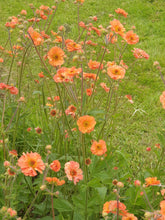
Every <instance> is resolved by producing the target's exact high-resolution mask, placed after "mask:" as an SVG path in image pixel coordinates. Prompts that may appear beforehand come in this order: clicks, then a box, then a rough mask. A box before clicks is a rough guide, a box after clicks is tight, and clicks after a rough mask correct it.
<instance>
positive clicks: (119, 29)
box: [110, 19, 125, 37]
mask: <svg viewBox="0 0 165 220" xmlns="http://www.w3.org/2000/svg"><path fill="white" fill-rule="evenodd" d="M110 24H111V31H114V32H115V33H116V34H119V35H120V36H121V37H124V32H125V28H124V26H123V25H122V24H121V23H120V21H119V20H117V19H114V20H113V21H111V22H110Z"/></svg>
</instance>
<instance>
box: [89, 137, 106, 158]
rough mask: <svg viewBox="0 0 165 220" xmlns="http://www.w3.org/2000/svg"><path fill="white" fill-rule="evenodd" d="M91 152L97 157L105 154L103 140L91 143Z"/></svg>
mask: <svg viewBox="0 0 165 220" xmlns="http://www.w3.org/2000/svg"><path fill="white" fill-rule="evenodd" d="M91 152H92V154H94V155H97V156H102V155H103V154H105V152H107V147H106V143H105V141H103V140H99V142H97V141H93V143H92V146H91Z"/></svg>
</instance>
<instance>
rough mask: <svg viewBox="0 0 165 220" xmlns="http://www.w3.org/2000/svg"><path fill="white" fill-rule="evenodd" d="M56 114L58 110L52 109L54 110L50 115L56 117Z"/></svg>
mask: <svg viewBox="0 0 165 220" xmlns="http://www.w3.org/2000/svg"><path fill="white" fill-rule="evenodd" d="M56 114H57V112H56V110H55V109H52V110H51V111H50V115H51V116H52V117H54V116H55V115H56Z"/></svg>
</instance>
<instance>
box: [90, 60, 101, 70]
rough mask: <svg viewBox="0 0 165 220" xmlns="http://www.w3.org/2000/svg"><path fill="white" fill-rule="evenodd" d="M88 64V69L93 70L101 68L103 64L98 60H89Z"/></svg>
mask: <svg viewBox="0 0 165 220" xmlns="http://www.w3.org/2000/svg"><path fill="white" fill-rule="evenodd" d="M88 66H89V68H90V69H92V70H95V69H99V67H100V69H103V64H101V65H100V62H97V61H93V60H89V63H88Z"/></svg>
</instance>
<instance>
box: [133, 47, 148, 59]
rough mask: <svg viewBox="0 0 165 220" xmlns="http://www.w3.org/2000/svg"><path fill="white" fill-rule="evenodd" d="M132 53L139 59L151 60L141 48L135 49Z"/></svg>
mask: <svg viewBox="0 0 165 220" xmlns="http://www.w3.org/2000/svg"><path fill="white" fill-rule="evenodd" d="M132 52H133V55H134V57H135V58H137V59H142V58H145V59H146V60H148V59H149V55H148V54H147V53H146V52H145V51H144V50H141V49H139V48H134V50H133V51H132Z"/></svg>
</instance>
